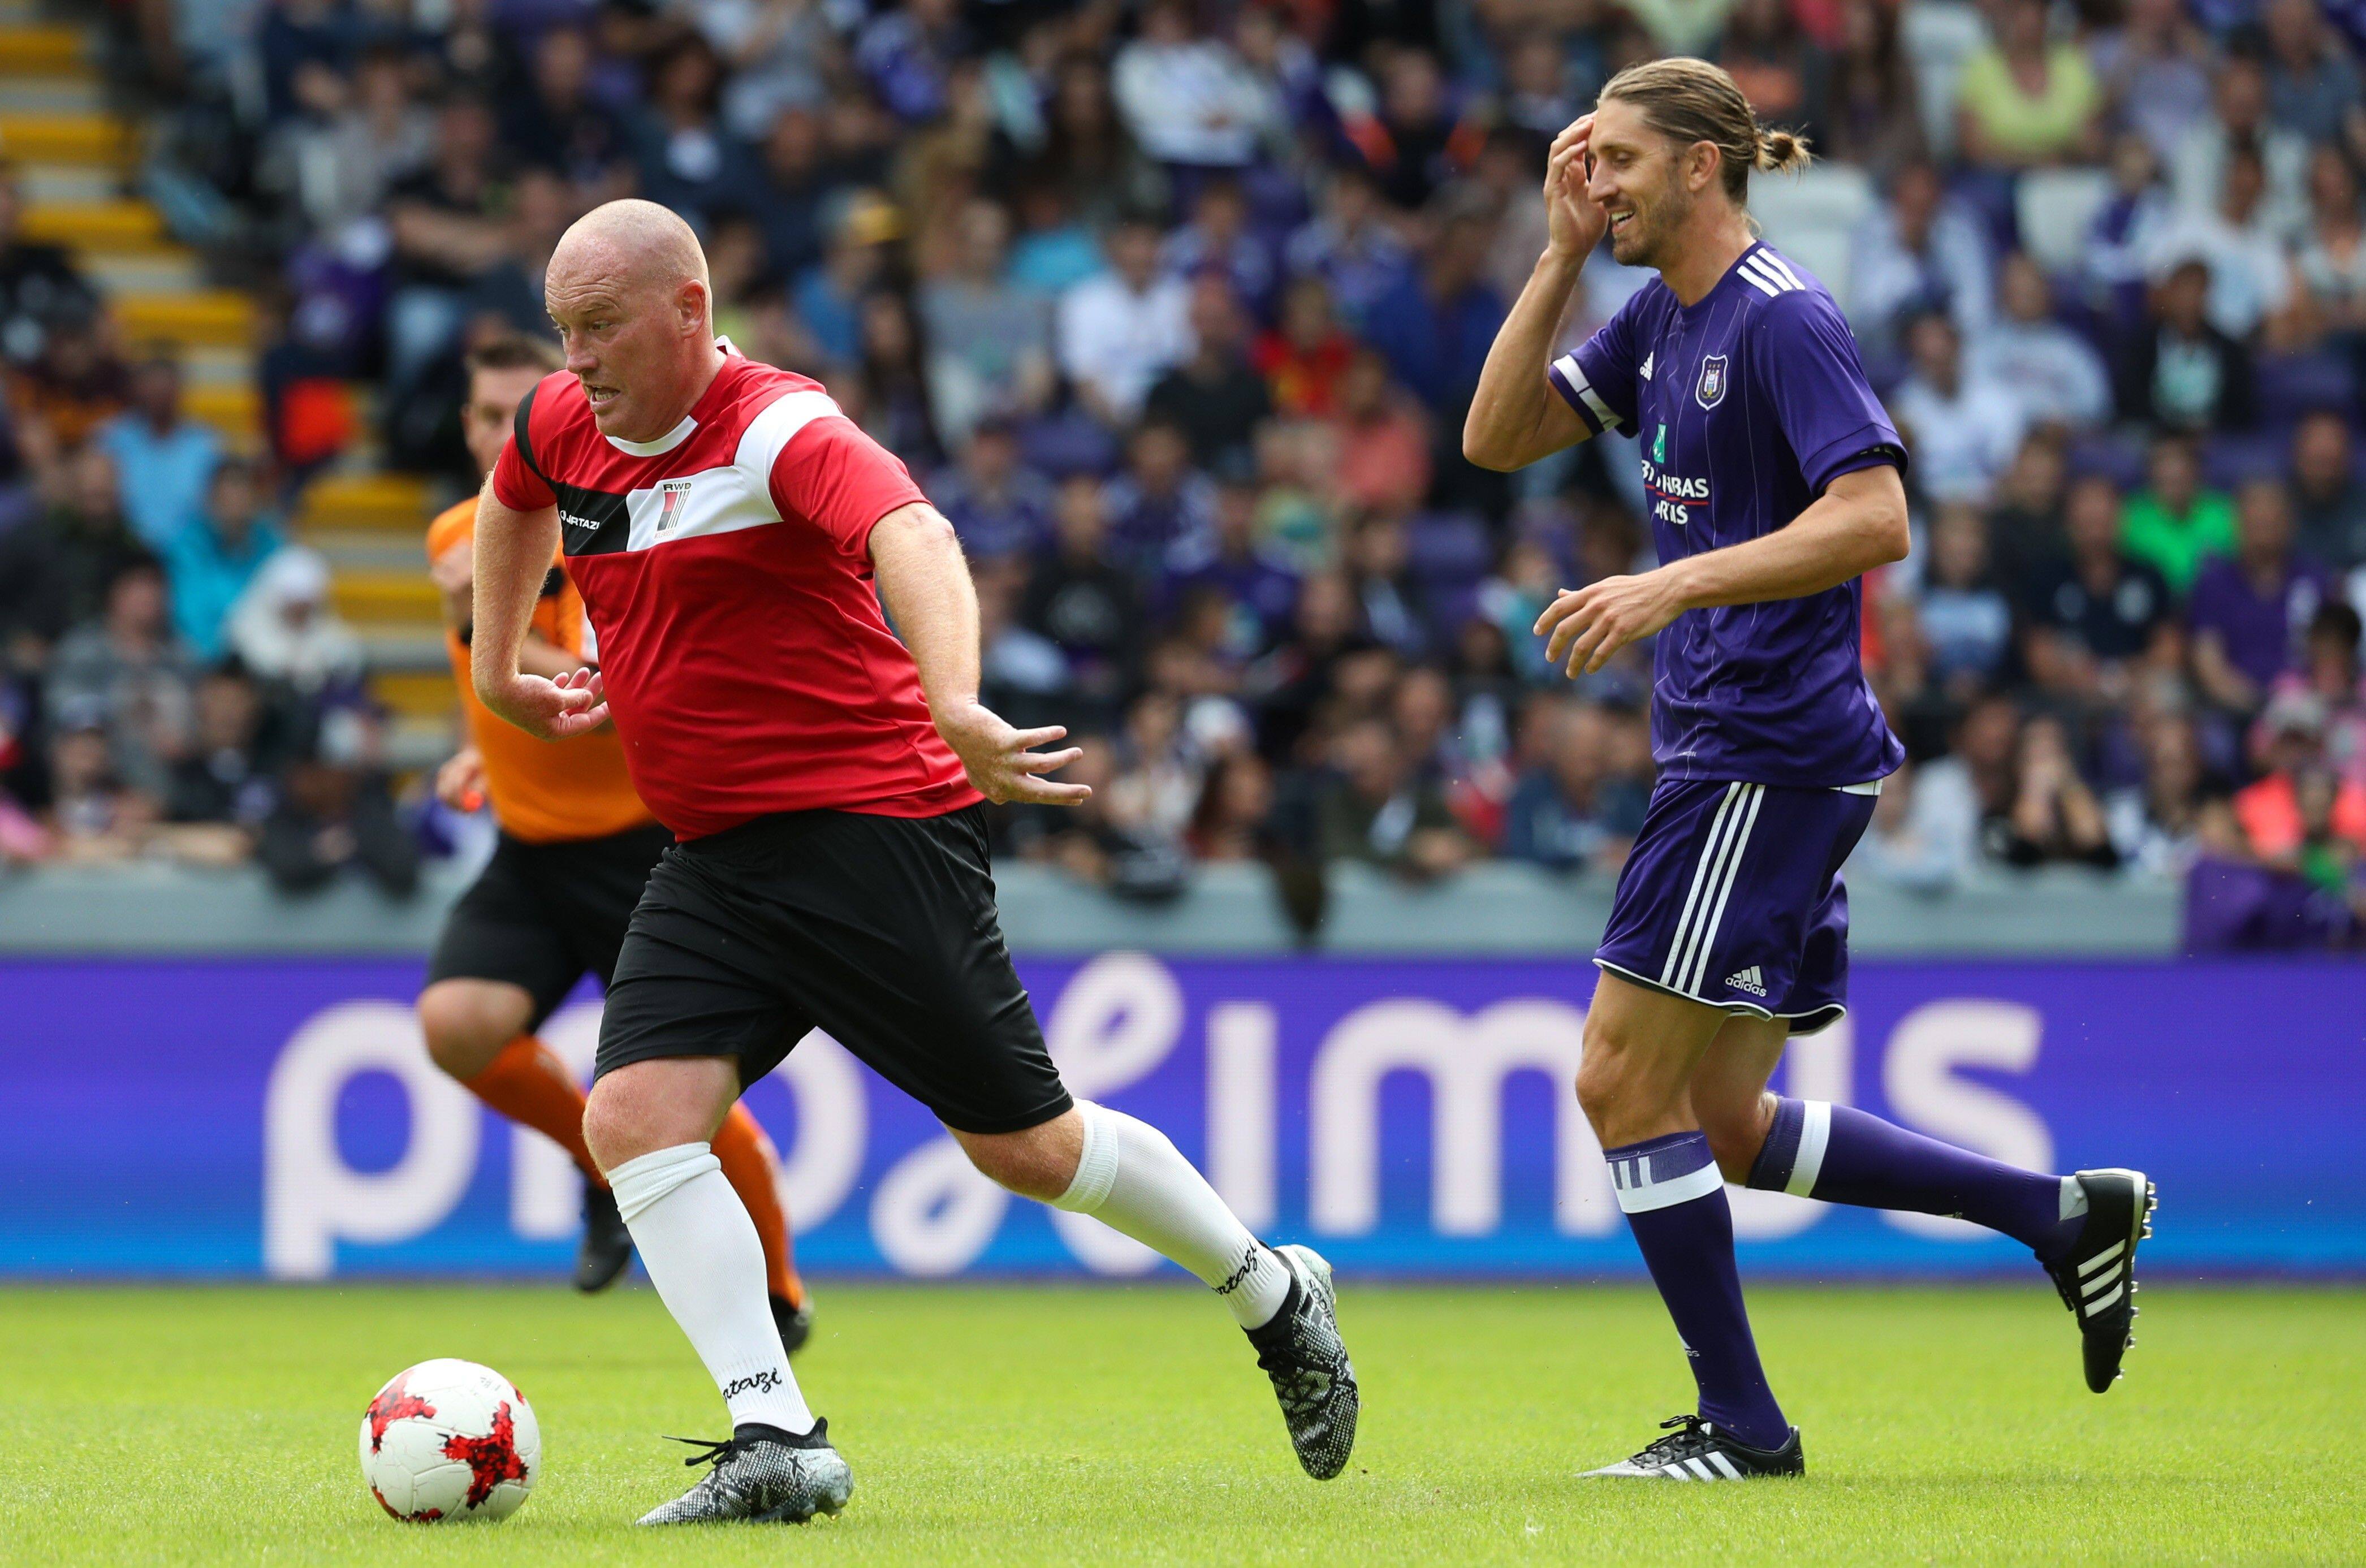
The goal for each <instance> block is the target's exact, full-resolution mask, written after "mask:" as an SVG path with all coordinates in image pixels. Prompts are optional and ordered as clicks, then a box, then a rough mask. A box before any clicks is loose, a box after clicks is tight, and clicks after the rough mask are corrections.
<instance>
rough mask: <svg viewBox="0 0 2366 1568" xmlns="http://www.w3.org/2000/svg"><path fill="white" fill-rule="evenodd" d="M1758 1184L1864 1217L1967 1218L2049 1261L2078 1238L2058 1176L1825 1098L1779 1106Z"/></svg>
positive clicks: (1753, 1176)
mask: <svg viewBox="0 0 2366 1568" xmlns="http://www.w3.org/2000/svg"><path fill="white" fill-rule="evenodd" d="M1750 1185H1751V1186H1752V1187H1760V1188H1765V1189H1767V1190H1772V1191H1777V1192H1791V1193H1796V1194H1797V1195H1798V1196H1800V1197H1802V1198H1819V1199H1821V1200H1822V1201H1825V1202H1827V1203H1853V1204H1854V1205H1856V1206H1857V1207H1859V1208H1864V1209H1907V1210H1911V1211H1913V1212H1914V1213H1923V1214H1956V1215H1961V1216H1962V1217H1963V1218H1965V1219H1967V1220H1969V1221H1971V1222H1972V1223H1973V1224H1980V1225H1986V1226H1988V1228H1989V1229H1990V1230H1992V1231H2002V1232H2003V1233H2004V1234H2005V1235H2009V1236H2011V1237H2012V1238H2013V1239H2014V1240H2015V1241H2018V1242H2020V1243H2022V1245H2023V1246H2025V1247H2029V1248H2030V1249H2031V1250H2032V1251H2034V1252H2035V1253H2036V1254H2037V1255H2038V1257H2039V1258H2044V1259H2045V1260H2046V1261H2049V1262H2051V1261H2052V1260H2053V1259H2054V1258H2056V1257H2058V1256H2059V1255H2060V1254H2061V1251H2062V1249H2063V1248H2064V1247H2068V1246H2069V1245H2070V1243H2071V1242H2072V1241H2073V1240H2075V1239H2076V1238H2077V1236H2078V1233H2079V1219H2078V1216H2077V1215H2074V1214H2066V1213H2063V1196H2062V1179H2061V1178H2060V1177H2058V1176H2045V1175H2041V1174H2039V1173H2038V1172H2036V1171H2031V1170H2022V1169H2020V1168H2017V1167H2014V1166H2010V1165H2002V1164H2000V1163H1998V1162H1997V1161H1995V1160H1992V1159H1989V1158H1987V1157H1985V1156H1980V1155H1976V1154H1974V1153H1972V1152H1971V1151H1970V1150H1968V1149H1959V1148H1957V1147H1955V1145H1953V1144H1943V1143H1941V1142H1939V1140H1938V1139H1936V1138H1926V1137H1924V1136H1923V1135H1922V1134H1920V1133H1910V1132H1908V1131H1907V1130H1906V1129H1905V1128H1903V1127H1899V1126H1895V1125H1893V1124H1892V1123H1890V1122H1884V1121H1883V1120H1882V1119H1881V1118H1880V1117H1878V1116H1869V1115H1867V1114H1865V1112H1864V1111H1859V1110H1857V1109H1856V1108H1855V1107H1854V1106H1849V1105H1829V1104H1826V1103H1825V1102H1824V1101H1823V1100H1782V1101H1780V1102H1778V1103H1777V1104H1776V1106H1775V1125H1774V1127H1773V1128H1772V1129H1771V1130H1770V1131H1769V1132H1768V1133H1767V1134H1766V1145H1765V1147H1763V1148H1762V1149H1760V1150H1759V1151H1758V1160H1757V1163H1756V1164H1754V1165H1752V1167H1751V1168H1750Z"/></svg>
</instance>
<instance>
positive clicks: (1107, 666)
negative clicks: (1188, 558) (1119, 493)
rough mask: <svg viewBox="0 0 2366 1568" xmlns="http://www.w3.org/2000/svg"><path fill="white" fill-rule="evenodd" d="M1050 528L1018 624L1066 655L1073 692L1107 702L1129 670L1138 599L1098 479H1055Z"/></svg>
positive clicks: (1093, 702) (1093, 701) (1139, 608)
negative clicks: (1114, 551)
mask: <svg viewBox="0 0 2366 1568" xmlns="http://www.w3.org/2000/svg"><path fill="white" fill-rule="evenodd" d="M1053 529H1054V534H1053V547H1052V550H1051V551H1050V553H1048V554H1047V555H1046V556H1045V557H1044V558H1042V560H1041V561H1039V563H1038V564H1037V566H1036V569H1035V572H1034V575H1033V577H1032V578H1031V581H1029V583H1028V587H1027V594H1026V597H1025V598H1024V599H1023V600H1022V601H1021V603H1020V610H1019V619H1020V624H1021V625H1022V626H1027V627H1028V628H1030V629H1031V630H1032V631H1034V632H1037V633H1038V634H1040V635H1042V637H1047V638H1049V639H1050V640H1051V641H1052V642H1053V644H1054V645H1056V646H1057V647H1058V648H1059V649H1060V650H1061V651H1062V652H1063V653H1065V654H1066V655H1067V657H1068V661H1069V664H1070V667H1071V668H1072V670H1073V671H1075V674H1076V686H1075V692H1076V696H1077V697H1078V698H1080V699H1082V700H1083V701H1084V702H1085V703H1087V704H1088V705H1107V704H1110V703H1113V702H1115V701H1116V698H1117V694H1118V691H1119V689H1120V687H1121V686H1122V684H1123V683H1124V682H1125V680H1126V678H1127V677H1128V675H1129V674H1130V673H1131V665H1132V649H1133V648H1134V646H1135V640H1136V637H1137V635H1138V632H1139V628H1140V626H1141V618H1142V599H1141V592H1140V590H1139V589H1138V588H1137V587H1136V585H1135V583H1134V580H1133V577H1132V574H1131V573H1129V572H1127V571H1126V570H1124V569H1122V568H1121V567H1120V566H1119V565H1118V564H1117V563H1116V562H1115V560H1114V559H1112V558H1111V554H1110V549H1111V547H1110V528H1109V511H1108V506H1107V502H1106V500H1105V498H1104V497H1103V495H1102V492H1101V482H1100V480H1098V479H1095V478H1093V477H1092V476H1091V475H1089V474H1077V475H1074V476H1071V477H1070V478H1069V479H1065V480H1064V481H1062V483H1061V485H1060V491H1059V498H1058V503H1057V509H1056V512H1055V514H1054V517H1053Z"/></svg>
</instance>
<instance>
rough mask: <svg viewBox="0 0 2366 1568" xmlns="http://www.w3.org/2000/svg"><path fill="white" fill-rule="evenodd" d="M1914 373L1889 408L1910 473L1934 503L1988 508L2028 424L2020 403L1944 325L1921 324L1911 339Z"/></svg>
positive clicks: (1936, 319) (1926, 319) (1935, 318)
mask: <svg viewBox="0 0 2366 1568" xmlns="http://www.w3.org/2000/svg"><path fill="white" fill-rule="evenodd" d="M1907 341H1908V346H1909V348H1910V351H1911V353H1912V355H1913V363H1914V372H1913V374H1912V375H1911V376H1910V377H1908V378H1907V379H1906V382H1905V384H1904V385H1903V386H1901V387H1899V388H1898V391H1897V394H1896V395H1895V396H1894V397H1892V398H1891V399H1890V400H1889V407H1890V412H1892V413H1893V414H1895V415H1896V416H1897V418H1898V422H1899V423H1901V424H1902V425H1904V426H1905V427H1906V432H1907V440H1908V442H1909V443H1910V445H1911V446H1912V447H1913V451H1914V473H1915V477H1916V479H1917V480H1918V481H1919V482H1920V484H1921V489H1922V491H1923V493H1924V494H1926V495H1928V496H1930V497H1931V498H1932V500H1933V501H1963V502H1972V503H1973V504H1975V505H1978V504H1982V503H1985V502H1987V501H1988V499H1989V493H1990V492H1991V491H1994V490H1995V488H1996V482H1997V480H1998V479H1999V478H2000V477H2001V476H2002V475H2003V473H2004V471H2005V468H2006V466H2007V465H2008V464H2010V463H2011V461H2012V458H2013V454H2014V453H2015V452H2017V451H2019V450H2020V449H2021V440H2022V434H2023V433H2024V432H2025V430H2026V429H2027V425H2028V421H2027V417H2026V415H2025V414H2024V413H2023V412H2022V404H2021V401H2020V400H2019V399H2017V398H2016V397H2015V396H2014V395H2013V393H2012V391H2011V389H2008V388H2006V387H2005V386H2004V385H2002V384H2001V383H2000V382H1998V381H1997V380H1995V379H1994V378H1991V377H1990V376H1989V375H1988V374H1987V373H1986V372H1985V371H1983V370H1982V369H1981V368H1980V367H1977V365H1966V363H1965V362H1964V355H1963V339H1962V337H1961V336H1960V335H1959V334H1958V333H1957V332H1956V330H1955V325H1954V323H1953V322H1951V321H1948V320H1947V318H1946V317H1944V316H1942V315H1939V314H1938V313H1936V312H1935V311H1934V312H1932V313H1930V314H1927V315H1924V316H1922V317H1921V318H1919V319H1918V320H1917V321H1915V322H1914V325H1913V327H1912V329H1911V330H1910V333H1909V334H1908V340H1907Z"/></svg>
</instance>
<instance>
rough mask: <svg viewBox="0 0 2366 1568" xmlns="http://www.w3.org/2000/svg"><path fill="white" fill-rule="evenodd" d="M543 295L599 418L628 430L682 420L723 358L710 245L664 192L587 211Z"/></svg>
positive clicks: (652, 431)
mask: <svg viewBox="0 0 2366 1568" xmlns="http://www.w3.org/2000/svg"><path fill="white" fill-rule="evenodd" d="M543 299H544V302H545V304H546V306H547V307H548V309H549V310H550V319H551V320H552V321H555V322H557V323H558V331H559V335H560V337H561V339H562V340H563V342H564V343H565V344H566V348H567V368H568V369H569V371H571V372H572V373H573V374H574V376H575V378H576V379H577V380H579V381H580V382H581V383H582V386H583V391H584V395H585V397H586V398H587V399H588V400H590V402H591V414H592V418H593V420H594V421H595V422H597V423H598V424H599V426H600V429H601V430H602V432H603V433H604V434H609V435H612V436H615V437H617V438H618V439H620V440H626V441H654V440H656V439H657V438H658V437H659V436H661V435H664V434H666V433H668V432H669V431H670V430H672V429H673V427H674V426H675V425H677V424H679V423H681V422H682V417H683V416H684V415H686V414H688V413H689V412H690V409H691V405H692V404H693V403H695V402H696V401H697V400H698V397H699V394H700V393H702V392H704V390H705V389H706V385H707V383H708V382H709V381H711V380H713V379H714V378H715V370H716V369H717V368H718V367H720V366H721V365H722V362H723V360H722V354H721V351H720V350H719V349H717V348H716V347H715V310H714V298H713V289H712V287H711V285H710V284H709V282H708V279H707V272H706V253H705V252H704V250H703V249H701V248H700V246H699V243H698V236H697V235H696V234H695V233H693V232H692V231H691V227H690V225H689V224H687V223H685V222H683V221H682V219H681V217H680V216H679V215H677V214H675V213H674V212H672V211H671V210H670V209H666V208H663V207H659V205H658V204H657V203H656V202H653V201H611V202H608V203H606V204H604V205H603V206H600V207H595V208H593V209H591V211H590V212H587V213H585V214H584V215H583V216H582V217H581V218H579V219H577V220H575V222H574V224H573V225H572V226H571V227H569V229H568V231H567V232H566V233H565V234H563V235H561V236H559V241H558V248H557V249H555V250H553V251H552V252H551V255H550V265H549V268H548V269H547V271H546V273H545V275H544V281H543Z"/></svg>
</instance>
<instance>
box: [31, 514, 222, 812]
mask: <svg viewBox="0 0 2366 1568" xmlns="http://www.w3.org/2000/svg"><path fill="white" fill-rule="evenodd" d="M196 675H197V669H196V666H195V664H194V663H193V662H192V661H191V660H190V658H189V654H188V649H186V648H184V647H182V646H181V643H180V641H179V639H178V638H176V637H174V635H173V622H172V615H171V610H170V605H169V601H168V600H167V598H166V594H165V588H164V574H163V571H162V570H159V569H158V567H157V566H156V563H155V562H154V561H153V560H147V559H142V560H140V561H137V562H134V563H133V564H131V565H130V566H128V567H126V568H125V569H124V570H122V571H121V572H120V573H118V575H117V576H116V578H115V580H114V581H111V582H109V583H108V584H107V605H106V609H105V611H104V612H103V613H102V614H101V615H100V616H99V618H98V619H96V620H95V621H89V622H85V623H84V624H83V625H82V626H78V627H76V628H75V629H74V630H73V631H72V632H70V633H68V634H67V635H66V637H64V638H63V639H62V641H60V642H59V644H58V646H57V649H56V651H55V652H54V653H53V654H51V658H50V669H49V682H48V688H47V690H46V692H45V693H44V694H43V706H44V707H45V708H47V709H48V711H50V712H51V713H54V714H83V715H86V716H89V718H90V721H91V722H93V723H95V724H96V725H98V726H100V727H101V728H104V729H105V730H106V733H107V751H108V756H109V758H110V760H111V761H112V763H113V767H114V771H115V773H117V774H118V776H120V777H121V778H122V779H123V780H124V781H125V782H127V783H128V784H130V785H132V786H133V787H134V788H136V789H138V790H140V791H141V793H142V794H144V795H149V796H154V795H159V794H161V793H162V792H163V786H164V776H165V771H166V765H167V762H168V761H169V759H170V758H172V757H173V756H175V755H176V754H177V753H178V752H179V750H180V749H181V747H182V746H183V745H184V744H186V740H187V737H188V728H189V711H190V703H191V688H192V683H193V682H194V681H195V679H196Z"/></svg>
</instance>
